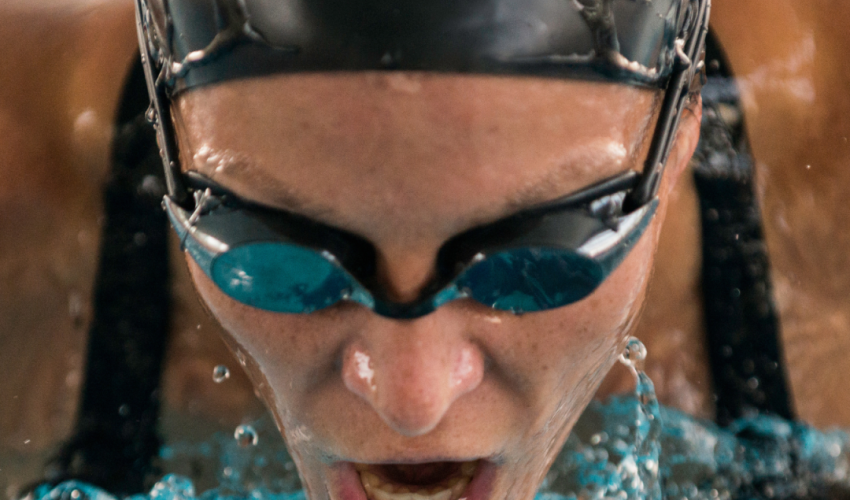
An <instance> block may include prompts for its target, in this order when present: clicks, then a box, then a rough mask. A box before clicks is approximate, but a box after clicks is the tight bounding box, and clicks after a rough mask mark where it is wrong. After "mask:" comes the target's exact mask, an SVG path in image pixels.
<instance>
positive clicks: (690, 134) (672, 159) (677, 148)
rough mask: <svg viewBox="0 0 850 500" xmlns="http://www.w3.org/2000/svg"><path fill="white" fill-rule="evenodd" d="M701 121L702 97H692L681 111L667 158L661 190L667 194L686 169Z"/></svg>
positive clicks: (694, 147)
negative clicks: (677, 127) (674, 137)
mask: <svg viewBox="0 0 850 500" xmlns="http://www.w3.org/2000/svg"><path fill="white" fill-rule="evenodd" d="M701 123H702V97H701V96H696V97H694V98H692V100H691V103H690V104H689V105H688V106H687V107H686V108H685V110H684V111H683V112H682V118H681V120H680V121H679V129H678V130H677V132H676V139H675V141H674V143H673V147H672V148H671V150H670V156H669V157H668V159H667V166H666V167H665V173H664V179H663V180H662V182H661V192H662V193H663V194H664V195H669V194H670V192H671V191H672V190H673V188H674V187H675V186H676V182H678V180H679V177H680V176H681V175H682V173H683V172H684V171H685V170H686V169H687V167H688V164H689V163H690V161H691V157H692V156H693V155H694V151H695V150H696V148H697V144H698V143H699V131H700V124H701Z"/></svg>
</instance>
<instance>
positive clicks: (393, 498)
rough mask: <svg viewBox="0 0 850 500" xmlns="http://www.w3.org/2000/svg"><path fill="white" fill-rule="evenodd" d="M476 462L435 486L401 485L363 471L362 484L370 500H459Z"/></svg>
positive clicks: (361, 471) (463, 467) (361, 473)
mask: <svg viewBox="0 0 850 500" xmlns="http://www.w3.org/2000/svg"><path fill="white" fill-rule="evenodd" d="M476 465H477V464H476V463H475V462H467V463H464V464H463V465H462V466H461V468H460V474H458V475H455V476H453V477H451V478H449V479H446V480H444V481H442V482H440V483H439V484H437V485H435V486H417V485H400V484H393V483H390V482H387V481H384V480H383V479H381V478H380V477H378V476H377V475H375V474H373V473H372V472H369V471H368V470H362V469H361V468H360V467H358V469H361V470H360V482H361V483H362V484H363V489H364V490H365V491H366V497H367V498H368V499H369V500H459V499H460V496H461V494H463V490H465V489H466V487H467V485H468V484H469V482H470V480H471V479H472V475H473V474H474V473H475V469H476Z"/></svg>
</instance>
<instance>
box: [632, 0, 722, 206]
mask: <svg viewBox="0 0 850 500" xmlns="http://www.w3.org/2000/svg"><path fill="white" fill-rule="evenodd" d="M690 8H691V10H690V12H689V13H688V15H689V16H692V18H693V20H692V21H691V22H687V23H685V26H690V27H691V29H692V30H693V32H692V33H688V35H690V36H688V37H687V39H678V40H676V55H675V63H674V68H673V75H672V77H671V79H670V83H669V84H668V87H667V91H666V93H665V95H664V101H663V103H662V107H661V112H660V113H659V116H658V122H657V123H656V125H655V133H654V136H653V140H652V144H651V145H650V148H649V153H648V155H647V158H646V163H645V165H644V170H643V175H642V178H641V180H640V183H638V185H637V187H636V188H635V189H634V190H633V191H632V192H631V193H630V194H629V196H628V198H627V200H626V203H625V210H626V211H629V210H633V209H635V208H637V207H640V206H643V205H644V204H646V203H648V202H649V201H650V200H651V199H652V198H654V197H655V196H656V195H657V194H658V188H659V186H660V185H661V178H662V176H663V173H664V167H665V165H666V164H667V160H668V158H669V155H670V150H671V149H672V147H673V141H674V140H675V138H676V131H677V130H678V128H679V121H680V119H681V117H682V112H683V111H684V109H685V106H686V105H687V102H688V98H689V95H690V93H691V86H692V84H693V82H694V81H695V79H696V78H698V77H700V74H701V73H702V72H703V71H704V70H705V63H704V61H703V60H702V58H703V56H702V53H703V51H704V50H705V38H706V36H708V21H709V15H710V12H711V0H699V1H697V2H695V3H692V4H691V7H690Z"/></svg>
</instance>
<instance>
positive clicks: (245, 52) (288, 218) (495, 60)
mask: <svg viewBox="0 0 850 500" xmlns="http://www.w3.org/2000/svg"><path fill="white" fill-rule="evenodd" d="M710 3H711V2H710V0H663V1H660V0H654V1H653V2H635V1H633V0H572V1H563V0H533V1H528V0H474V1H471V2H468V3H464V2H462V4H463V8H460V7H459V6H461V4H458V3H457V2H456V1H455V0H439V1H435V2H424V3H423V2H417V1H416V0H356V1H355V0H352V1H351V2H342V3H340V2H330V1H324V0H285V1H283V0H186V1H182V2H176V1H172V0H158V2H157V1H153V0H136V7H137V9H136V13H137V27H138V35H139V47H140V49H141V51H142V61H143V67H144V69H145V77H146V80H147V84H148V91H149V93H150V96H151V109H150V115H149V116H150V117H151V118H152V120H153V121H154V123H155V126H156V128H157V137H158V142H159V144H160V147H161V153H162V158H163V163H164V166H165V178H166V184H167V187H168V195H167V196H166V197H165V199H164V205H165V208H166V211H167V212H168V215H169V217H170V219H171V222H172V225H173V226H174V228H175V230H176V231H177V233H178V235H179V237H180V239H181V242H182V244H183V247H184V248H185V250H186V251H187V252H188V253H189V255H191V257H192V258H193V259H194V260H195V261H196V262H197V263H198V265H199V266H200V267H201V269H202V270H203V272H204V273H205V274H206V275H207V276H208V277H209V278H210V279H211V280H212V281H213V282H214V283H215V284H216V285H217V286H218V287H219V288H220V289H221V290H222V291H223V292H224V293H225V294H227V295H228V296H229V297H231V298H233V299H235V300H237V301H239V302H241V303H244V304H247V305H250V306H253V307H257V308H260V309H264V310H268V311H275V312H286V313H309V312H313V311H318V310H321V309H324V308H327V307H330V306H332V305H334V304H337V303H340V302H342V301H349V302H354V303H358V304H361V305H363V306H365V307H368V308H370V309H372V310H373V311H375V312H376V313H377V314H380V315H383V316H386V317H390V318H399V319H411V318H417V317H421V316H423V315H426V314H428V313H430V312H432V311H434V310H435V309H436V308H438V307H440V306H441V305H443V304H446V303H448V302H451V301H453V300H457V299H466V298H468V299H474V300H476V301H478V302H480V303H482V304H485V305H487V306H489V307H492V308H495V309H499V310H504V311H510V312H513V313H525V312H534V311H542V310H547V309H552V308H556V307H561V306H565V305H567V304H571V303H574V302H576V301H578V300H581V299H583V298H585V297H587V296H588V295H589V294H591V293H592V292H593V291H594V290H596V288H598V287H599V285H600V284H601V283H602V282H603V281H604V280H605V279H606V278H607V277H608V276H609V275H610V274H611V272H613V270H614V269H615V268H616V267H617V266H618V265H619V264H620V263H621V262H622V260H623V259H624V258H625V256H626V255H627V254H628V252H629V251H630V250H631V249H632V248H633V247H634V245H635V243H636V242H637V241H638V239H639V238H640V237H641V235H642V234H643V232H644V231H645V229H646V227H647V226H648V224H649V222H650V221H651V219H652V217H653V215H654V213H655V211H656V209H657V205H658V201H657V192H658V189H659V185H660V182H661V178H662V174H663V171H664V165H665V163H666V162H667V158H668V156H669V152H670V149H671V147H672V144H673V140H674V138H675V132H676V130H677V128H678V123H679V120H680V118H681V115H682V111H683V109H684V108H685V106H686V104H687V102H688V98H689V96H690V94H691V92H692V91H693V89H694V87H693V84H694V83H696V82H697V81H698V79H699V78H700V77H701V76H700V75H701V74H702V71H703V69H704V67H703V64H702V62H701V55H702V52H703V48H704V45H705V37H706V34H707V32H708V18H709V12H710ZM156 5H159V7H157V6H156ZM296 14H297V15H296ZM307 14H309V15H307ZM299 16H300V17H299ZM157 20H159V21H157ZM543 28H546V29H543ZM308 35H309V36H308ZM319 35H321V36H319ZM426 35H427V36H426ZM395 70H409V71H435V72H449V73H482V74H512V75H525V76H538V77H553V78H557V77H567V78H586V79H602V80H606V81H614V82H621V83H623V84H629V85H639V86H647V87H652V88H663V89H664V92H665V93H664V100H663V102H662V105H661V110H660V112H659V117H658V121H657V122H656V125H655V130H654V133H653V138H652V141H651V143H650V147H649V151H648V154H647V158H646V161H645V163H644V169H643V171H642V172H641V173H640V174H638V173H634V172H629V173H626V174H622V175H620V176H616V177H614V178H611V179H608V180H607V181H603V182H602V183H600V184H597V185H594V186H591V187H589V188H587V189H584V190H582V191H580V192H577V193H574V194H572V195H569V196H566V197H565V198H562V199H560V200H557V201H555V202H552V203H548V204H545V205H543V206H539V207H534V208H531V209H529V210H525V211H523V212H521V213H519V214H516V215H513V216H510V217H508V218H505V219H502V220H500V221H496V222H494V223H491V224H487V225H484V226H480V227H477V228H474V229H471V230H469V231H467V232H465V233H463V234H460V235H458V236H456V237H454V238H452V239H451V240H449V241H447V242H446V243H445V244H444V245H443V246H442V248H441V249H440V251H439V253H438V255H437V262H436V273H435V278H434V279H433V280H432V281H431V283H429V284H428V285H427V286H426V287H424V289H423V291H422V293H421V295H420V297H419V298H418V299H417V300H414V301H412V302H409V303H399V302H394V301H392V300H390V299H389V298H388V294H387V293H386V290H384V289H383V288H382V287H381V286H380V284H379V283H378V282H377V279H376V272H375V271H376V270H375V268H376V252H375V249H374V247H373V246H372V245H371V244H370V243H369V242H368V241H366V240H365V239H363V238H361V237H359V236H357V235H354V234H351V233H348V232H346V231H342V230H339V229H335V228H332V227H329V226H327V225H324V224H321V223H318V222H315V221H311V220H309V219H306V218H304V217H301V216H299V215H297V214H292V213H288V212H284V211H279V210H271V209H269V208H267V207H261V206H258V205H256V204H252V203H250V202H247V201H245V200H240V199H239V197H237V196H235V195H234V194H232V193H229V192H228V191H227V190H226V189H224V188H222V187H221V186H218V185H216V184H215V183H214V182H212V181H211V180H210V179H206V178H203V177H201V176H199V175H197V174H189V175H184V174H182V173H181V169H180V165H179V161H178V159H179V155H178V153H177V142H176V137H175V134H174V129H173V124H172V122H171V117H170V100H171V99H172V98H173V97H174V96H175V95H177V94H178V93H179V92H182V91H186V90H188V89H191V88H195V87H199V86H203V85H208V84H213V83H217V82H221V81H226V80H231V79H236V78H245V77H254V76H262V75H266V74H271V73H286V72H304V71H395Z"/></svg>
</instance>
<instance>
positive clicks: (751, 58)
mask: <svg viewBox="0 0 850 500" xmlns="http://www.w3.org/2000/svg"><path fill="white" fill-rule="evenodd" d="M721 3H722V2H721ZM806 8H808V7H806ZM812 8H813V9H814V7H812ZM748 9H749V10H748V12H750V14H751V15H749V16H743V17H744V18H746V19H747V22H748V24H747V26H745V27H739V29H737V30H732V29H731V28H728V27H727V28H726V31H725V32H724V31H723V30H720V31H721V34H726V35H728V36H727V38H726V39H728V40H732V41H733V42H734V41H735V40H739V39H745V40H747V39H750V40H751V39H752V37H756V39H758V38H757V36H758V33H757V32H755V31H753V30H751V29H750V28H751V27H752V26H751V25H750V24H749V22H751V21H752V22H755V24H756V25H764V24H765V23H766V21H765V22H759V19H768V18H769V17H770V16H766V15H765V16H763V14H765V12H764V11H765V9H759V8H758V7H756V6H755V4H754V5H751V6H750V7H748ZM794 9H796V10H801V9H803V10H805V9H804V8H803V7H801V6H795V7H794ZM727 10H728V9H727ZM777 10H778V11H780V12H782V11H781V9H777ZM786 10H789V9H786ZM772 11H773V9H771V12H772ZM786 14H787V12H786ZM771 15H772V14H771ZM777 15H778V14H777ZM113 17H114V16H113ZM119 17H120V16H119ZM716 17H717V16H715V18H716ZM738 17H740V16H725V17H722V16H721V21H723V19H726V20H727V21H726V24H725V26H728V25H729V21H728V20H729V19H733V18H738ZM773 17H774V18H775V17H777V16H773ZM779 17H780V18H781V17H782V16H779ZM803 17H805V20H806V22H809V21H811V19H810V17H811V16H809V17H806V16H803ZM780 21H781V19H780ZM797 21H799V19H798V20H797ZM795 22H796V21H795ZM789 23H790V24H791V26H792V27H793V22H790V21H787V20H786V21H785V24H782V22H780V24H782V25H783V26H785V25H788V24H789ZM767 24H768V25H769V24H770V23H767ZM720 26H721V28H722V27H723V26H724V24H722V23H721V24H720ZM745 28H746V29H745ZM812 29H814V30H815V32H817V33H821V31H820V29H819V28H817V27H814V28H812ZM803 31H805V30H803ZM89 32H90V33H98V30H97V29H93V30H89ZM783 33H785V32H784V31H783ZM791 33H794V34H795V36H796V38H795V40H797V41H800V40H802V41H803V42H805V41H806V39H805V35H806V33H805V32H803V33H800V34H797V33H796V32H795V31H794V30H793V29H792V30H791ZM797 35H799V36H797ZM748 37H749V38H748ZM801 37H802V38H801ZM789 43H791V42H789ZM749 46H752V47H754V48H753V53H751V54H749V55H746V56H742V57H741V58H739V59H737V60H734V59H733V63H737V69H739V70H741V69H742V68H743V69H744V73H743V74H745V75H746V68H747V66H752V67H753V68H755V69H753V68H750V69H753V71H755V70H758V69H759V65H761V64H762V60H763V58H764V57H765V54H764V51H763V50H762V49H764V47H761V46H758V45H756V44H749V45H748V44H747V43H740V44H737V45H736V44H735V43H730V44H729V47H731V48H732V49H733V50H734V51H737V53H741V52H743V51H744V49H743V48H744V47H749ZM807 46H808V45H806V43H802V44H801V45H800V47H803V48H805V47H807ZM821 48H822V47H821ZM820 53H821V58H822V52H820ZM734 54H735V53H734V52H733V55H734ZM780 55H781V54H780ZM122 65H123V61H116V64H115V67H117V68H118V69H120V68H121V67H122ZM804 69H805V68H804ZM97 74H98V73H96V74H95V81H96V75H97ZM756 76H757V75H756ZM115 80H117V79H113V81H115ZM87 81H88V80H87ZM818 81H819V83H818V88H819V89H820V90H819V91H818V102H821V95H822V93H828V92H826V91H825V90H824V89H823V85H825V83H824V82H826V83H828V82H831V81H832V80H830V79H828V78H826V79H824V78H821V79H820V80H818ZM113 86H114V83H113ZM4 88H6V89H8V88H9V87H8V86H6V87H4ZM755 90H756V91H757V92H764V91H765V89H760V88H756V89H755ZM767 90H769V89H767ZM780 90H781V89H780ZM827 90H828V89H827ZM86 91H87V92H88V93H91V88H87V89H86ZM101 92H102V93H103V94H105V95H106V96H107V97H108V96H109V95H110V94H109V89H106V91H105V92H104V91H102V90H99V91H97V92H96V93H97V94H98V95H101ZM793 96H794V97H796V96H798V94H796V93H795V94H793ZM771 102H772V101H771ZM751 103H752V101H751V102H750V104H751ZM761 105H762V107H763V109H770V108H769V107H768V106H767V105H766V102H764V100H762V101H761ZM98 110H99V108H97V107H96V108H95V111H98ZM748 111H750V110H748ZM101 114H105V115H107V116H108V115H109V113H108V111H105V112H102V113H101ZM80 116H81V118H82V117H87V118H90V117H91V116H92V115H91V113H89V114H85V115H80ZM94 116H97V115H94ZM756 116H760V117H761V122H762V123H763V122H765V120H767V121H769V118H765V117H768V116H770V114H769V113H762V114H761V115H756ZM794 116H795V117H798V118H802V117H804V116H806V115H805V113H802V112H800V113H796V114H795V115H794ZM798 121H799V120H798ZM78 122H79V124H87V123H90V122H91V120H88V121H84V120H78ZM752 123H758V122H756V121H751V125H752ZM782 123H783V124H784V123H786V121H784V120H783V122H782ZM795 123H796V122H795ZM80 130H83V131H85V130H87V129H84V128H83V127H80ZM760 130H763V128H762V129H759V128H757V127H756V128H755V131H756V134H758V132H759V131H760ZM839 132H840V130H836V133H839ZM13 137H14V136H13ZM782 137H786V136H785V135H783V134H781V133H780V134H771V138H772V139H771V140H774V141H776V142H778V143H781V144H780V145H781V146H783V147H785V148H793V147H794V145H795V144H797V143H798V142H799V141H795V140H788V139H787V137H786V139H785V140H784V142H783V139H782ZM7 139H8V136H7ZM838 139H840V137H839V138H838ZM762 142H764V141H762ZM7 144H8V141H7ZM755 147H756V152H757V157H764V156H770V155H764V156H759V155H763V153H764V147H762V149H761V150H759V144H758V141H757V142H756V144H755ZM777 150H778V149H777ZM822 150H824V149H822ZM771 154H776V155H777V156H781V155H779V154H778V153H771ZM771 161H773V162H774V165H775V164H776V163H775V162H776V161H777V160H776V159H775V158H773V159H772V160H771ZM780 165H782V163H780ZM815 167H816V168H815V169H814V171H811V172H810V171H807V172H806V175H807V176H812V175H817V174H819V173H820V172H821V171H822V170H819V169H818V168H817V167H819V165H817V164H816V165H815ZM12 185H14V183H13V184H12ZM799 187H800V183H799V182H798V183H796V184H795V189H799ZM768 194H770V193H768ZM93 196H94V195H93ZM795 213H796V212H795ZM671 215H672V216H674V217H676V216H679V215H680V214H678V213H674V214H671ZM766 222H767V223H769V224H770V223H773V219H769V220H767V221H766ZM819 248H820V247H819ZM779 250H780V251H785V248H784V247H779ZM809 250H810V251H817V250H818V248H812V249H809ZM773 252H776V248H773ZM671 264H672V263H671V261H670V260H669V259H668V260H667V261H666V262H662V263H661V266H662V269H664V268H665V267H666V268H669V267H670V266H671ZM791 264H795V263H794V262H791ZM795 265H796V264H795ZM827 267H828V266H827ZM665 284H666V283H665ZM824 304H827V303H824ZM655 306H657V302H656V303H651V304H649V305H648V307H650V308H652V307H655ZM802 306H805V307H806V308H807V310H809V311H811V310H812V304H811V303H809V302H805V303H801V307H802ZM825 307H826V306H825ZM656 317H657V316H656ZM823 318H824V320H826V319H827V318H834V316H828V315H823ZM647 323H648V324H653V323H652V322H651V321H647ZM833 323H834V321H833ZM192 326H193V327H194V323H193V325H192ZM792 326H793V324H792ZM650 329H651V327H650ZM692 345H696V342H695V343H694V344H692ZM798 345H802V344H799V343H798ZM806 345H809V343H806ZM7 352H8V351H7ZM652 352H653V354H655V355H656V356H657V355H658V353H659V351H658V350H653V351H652ZM804 357H805V356H804ZM656 359H657V358H656ZM13 366H14V365H13ZM792 366H794V365H792ZM819 366H824V365H823V364H821V365H819ZM830 366H832V365H830ZM668 368H669V367H668ZM830 371H832V370H830ZM205 374H206V372H205ZM810 385H811V383H810V381H809V383H808V384H807V387H808V386H810ZM820 386H821V387H826V386H824V385H823V384H821V385H820ZM830 386H835V384H830ZM827 389H828V387H827ZM678 392H682V391H678ZM672 394H673V395H675V394H676V391H673V393H672ZM827 394H829V390H812V391H809V392H807V393H800V395H799V397H801V398H802V397H807V398H812V397H816V398H817V397H820V398H822V399H823V398H826V395H827ZM827 399H828V398H827ZM833 400H834V401H835V402H834V403H833V404H838V405H839V406H840V401H841V399H840V398H833ZM798 401H799V400H798ZM801 407H802V408H804V409H808V410H807V411H808V412H809V413H808V414H809V415H817V414H818V413H817V412H818V409H817V408H822V407H824V405H820V406H818V407H817V408H815V407H814V406H812V405H811V404H809V405H802V406H801ZM839 409H840V408H839ZM813 412H814V413H813ZM821 413H824V412H822V411H821ZM826 413H830V412H828V411H827V412H826ZM831 413H832V414H833V415H834V414H835V412H834V411H833V412H831ZM824 418H826V419H827V420H828V419H829V418H832V419H833V421H835V420H834V419H835V418H837V417H834V416H832V417H830V416H825V417H824V416H821V417H820V419H821V421H826V420H824Z"/></svg>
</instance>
